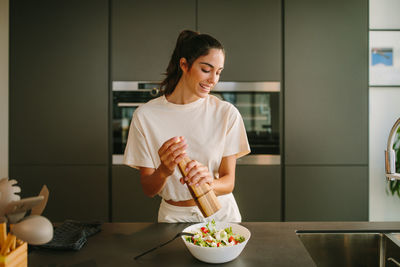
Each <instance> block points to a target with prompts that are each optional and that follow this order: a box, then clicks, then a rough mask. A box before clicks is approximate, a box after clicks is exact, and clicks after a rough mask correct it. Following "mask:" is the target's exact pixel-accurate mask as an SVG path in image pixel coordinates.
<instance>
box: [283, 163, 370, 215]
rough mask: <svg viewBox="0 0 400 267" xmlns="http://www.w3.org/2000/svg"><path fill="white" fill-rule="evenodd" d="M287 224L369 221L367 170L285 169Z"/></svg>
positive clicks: (298, 167) (308, 167)
mask: <svg viewBox="0 0 400 267" xmlns="http://www.w3.org/2000/svg"><path fill="white" fill-rule="evenodd" d="M285 185H286V207H285V213H286V216H285V218H286V220H287V221H368V188H369V186H368V167H362V166H359V167H358V166H356V167H355V166H346V167H344V166H340V167H314V166H313V167H310V166H296V167H286V181H285Z"/></svg>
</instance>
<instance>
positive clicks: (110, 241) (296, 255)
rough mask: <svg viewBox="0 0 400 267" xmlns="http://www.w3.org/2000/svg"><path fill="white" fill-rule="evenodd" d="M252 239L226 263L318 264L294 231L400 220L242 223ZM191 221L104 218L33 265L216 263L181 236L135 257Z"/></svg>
mask: <svg viewBox="0 0 400 267" xmlns="http://www.w3.org/2000/svg"><path fill="white" fill-rule="evenodd" d="M241 224H242V225H243V226H245V227H247V228H248V229H249V230H250V232H251V238H250V240H249V242H248V244H247V246H246V247H245V248H244V250H243V252H242V254H241V255H240V256H239V257H238V258H236V259H235V260H233V261H231V262H229V263H226V264H225V265H226V266H242V267H249V266H257V267H259V266H296V267H299V266H316V265H315V263H314V261H313V260H312V258H311V256H310V255H309V254H308V252H307V250H306V248H305V247H304V245H303V243H302V242H301V241H300V239H299V238H298V236H297V234H296V231H297V230H303V231H313V230H315V231H321V232H323V231H330V230H338V231H347V230H351V231H366V232H367V231H376V232H380V231H387V230H389V231H393V232H400V222H243V223H241ZM188 225H190V224H184V223H179V224H164V223H105V224H103V225H102V231H101V232H100V233H98V234H96V235H94V236H92V237H90V238H89V239H88V242H87V244H86V245H85V246H84V247H83V248H82V249H81V250H80V251H54V250H44V249H40V250H33V251H31V252H30V253H29V255H28V265H29V266H31V267H33V266H49V267H50V266H51V267H57V266H60V267H61V266H63V267H64V266H73V267H95V266H118V267H119V266H157V267H158V266H174V267H176V266H206V265H208V266H210V265H211V266H212V264H207V263H203V262H201V261H199V260H197V259H195V258H194V257H193V256H192V255H191V254H190V252H189V251H188V250H187V248H186V246H185V244H184V243H183V242H182V240H181V239H180V238H178V239H176V240H175V241H173V242H171V243H169V244H167V245H166V246H163V247H161V248H159V249H157V250H155V251H153V252H151V253H149V254H146V255H144V256H143V257H141V258H139V259H138V260H136V261H135V260H134V259H133V258H134V256H137V255H139V254H141V253H142V252H144V251H146V250H148V249H150V248H152V247H155V246H157V245H159V244H161V243H163V242H166V241H168V240H170V239H171V238H173V237H174V236H175V235H176V234H177V233H178V232H181V231H182V230H183V229H184V228H185V227H187V226H188Z"/></svg>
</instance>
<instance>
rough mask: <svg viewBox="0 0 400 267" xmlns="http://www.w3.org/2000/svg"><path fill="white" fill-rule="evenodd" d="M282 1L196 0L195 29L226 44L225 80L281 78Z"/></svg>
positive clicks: (223, 78)
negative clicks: (196, 16)
mask: <svg viewBox="0 0 400 267" xmlns="http://www.w3.org/2000/svg"><path fill="white" fill-rule="evenodd" d="M281 25H282V21H281V1H280V0H266V1H265V0H263V1H261V0H258V1H248V2H244V1H241V0H218V1H214V0H201V1H198V30H199V31H200V32H202V33H208V34H211V35H212V36H214V37H215V38H217V39H218V40H219V41H221V42H222V44H223V45H224V47H225V50H226V59H225V69H224V71H223V72H222V76H221V80H225V81H247V82H248V81H280V80H281V67H282V65H281V58H282V53H281V52H282V47H281V46H282V41H281V39H282V33H281Z"/></svg>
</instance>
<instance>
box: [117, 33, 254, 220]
mask: <svg viewBox="0 0 400 267" xmlns="http://www.w3.org/2000/svg"><path fill="white" fill-rule="evenodd" d="M224 60H225V52H224V48H223V46H222V45H221V44H220V43H219V42H218V41H217V40H216V39H214V38H213V37H211V36H210V35H207V34H198V33H196V32H193V31H189V30H186V31H183V32H181V33H180V35H179V37H178V40H177V43H176V47H175V50H174V52H173V54H172V57H171V60H170V62H169V65H168V67H167V73H166V78H165V80H164V81H163V82H162V83H161V90H162V93H163V95H162V96H160V97H158V98H156V99H153V100H151V101H149V102H148V103H146V104H144V105H142V106H140V107H139V108H138V109H137V110H136V111H135V112H134V114H133V117H132V123H131V126H130V130H129V136H128V142H127V146H126V149H125V155H124V163H125V164H126V165H129V166H131V167H134V168H138V169H139V170H140V177H141V178H140V180H141V184H142V187H143V191H144V193H145V194H146V195H148V196H150V197H153V196H155V195H157V194H158V195H159V196H161V198H162V201H161V205H160V209H159V213H158V221H159V222H202V221H205V218H204V217H203V216H202V214H201V212H200V210H199V208H198V207H197V206H196V204H195V202H194V200H193V199H192V196H191V195H190V192H189V190H188V188H187V186H186V185H185V182H188V183H189V184H190V185H199V184H202V183H208V184H209V185H210V186H211V188H212V189H213V190H214V192H215V194H216V195H217V196H218V200H219V202H220V204H221V206H222V207H221V209H220V210H219V211H218V212H216V213H215V214H213V215H212V216H210V217H208V218H207V220H211V219H215V220H216V221H227V222H240V221H241V215H240V212H239V209H238V207H237V204H236V201H235V198H234V196H233V195H232V191H233V188H234V184H235V167H236V159H237V158H238V157H241V156H243V155H245V154H247V153H249V152H250V148H249V144H248V141H247V136H246V131H245V128H244V124H243V120H242V118H241V116H240V113H239V112H238V110H237V109H236V108H235V107H234V106H233V105H232V104H230V103H228V102H225V101H222V100H219V99H218V98H217V97H215V96H212V95H210V94H209V93H210V91H211V90H212V88H213V87H214V86H215V85H216V84H217V82H218V80H219V77H220V75H221V72H222V70H223V68H224ZM186 156H188V157H189V158H191V159H192V161H191V162H190V163H188V164H187V171H188V175H187V177H182V175H181V174H180V172H179V170H178V168H177V164H178V163H179V162H180V161H181V160H182V159H183V158H184V157H186Z"/></svg>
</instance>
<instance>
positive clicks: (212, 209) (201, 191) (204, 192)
mask: <svg viewBox="0 0 400 267" xmlns="http://www.w3.org/2000/svg"><path fill="white" fill-rule="evenodd" d="M190 161H191V159H190V158H188V157H185V158H184V159H183V160H182V161H181V162H179V164H178V167H179V170H180V171H181V173H182V175H183V176H184V177H186V176H187V172H186V171H185V169H186V165H187V164H188V163H189V162H190ZM186 185H187V187H188V188H189V191H190V194H191V195H192V197H193V199H194V201H195V202H196V204H197V206H198V207H199V209H200V211H201V213H202V214H203V216H204V217H205V218H207V217H209V216H211V215H213V214H214V213H216V212H217V211H218V210H219V209H220V208H221V204H220V203H219V201H218V198H217V196H216V195H215V193H214V190H212V189H211V187H210V185H209V184H207V183H203V184H200V185H198V186H194V185H193V186H190V185H189V184H188V183H187V182H186Z"/></svg>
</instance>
